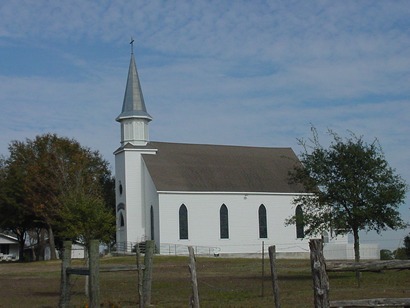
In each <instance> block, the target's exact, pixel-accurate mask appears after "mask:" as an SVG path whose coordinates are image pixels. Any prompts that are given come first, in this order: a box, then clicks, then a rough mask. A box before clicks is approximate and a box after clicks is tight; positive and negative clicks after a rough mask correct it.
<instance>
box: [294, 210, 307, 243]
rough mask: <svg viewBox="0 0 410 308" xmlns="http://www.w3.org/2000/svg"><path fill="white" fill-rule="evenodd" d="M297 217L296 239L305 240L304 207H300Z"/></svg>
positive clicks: (296, 212)
mask: <svg viewBox="0 0 410 308" xmlns="http://www.w3.org/2000/svg"><path fill="white" fill-rule="evenodd" d="M295 216H296V237H297V238H304V237H305V230H304V227H305V225H304V223H303V210H302V206H301V205H298V206H297V207H296V211H295Z"/></svg>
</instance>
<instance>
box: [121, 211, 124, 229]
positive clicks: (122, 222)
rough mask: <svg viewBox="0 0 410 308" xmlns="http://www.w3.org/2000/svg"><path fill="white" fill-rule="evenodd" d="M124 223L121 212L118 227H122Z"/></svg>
mask: <svg viewBox="0 0 410 308" xmlns="http://www.w3.org/2000/svg"><path fill="white" fill-rule="evenodd" d="M124 226H125V222H124V215H122V212H121V213H120V227H124Z"/></svg>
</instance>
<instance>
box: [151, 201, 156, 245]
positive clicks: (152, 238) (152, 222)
mask: <svg viewBox="0 0 410 308" xmlns="http://www.w3.org/2000/svg"><path fill="white" fill-rule="evenodd" d="M150 221H151V241H153V240H154V239H155V238H154V208H153V207H152V205H151V209H150Z"/></svg>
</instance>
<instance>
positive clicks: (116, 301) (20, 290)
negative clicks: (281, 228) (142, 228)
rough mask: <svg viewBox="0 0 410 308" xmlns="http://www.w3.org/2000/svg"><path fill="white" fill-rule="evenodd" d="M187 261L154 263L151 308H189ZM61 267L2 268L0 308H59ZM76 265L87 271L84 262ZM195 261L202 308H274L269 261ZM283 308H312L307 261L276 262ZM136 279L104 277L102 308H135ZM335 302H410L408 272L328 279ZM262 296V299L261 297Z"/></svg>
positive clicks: (80, 298)
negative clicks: (357, 279) (392, 299)
mask: <svg viewBox="0 0 410 308" xmlns="http://www.w3.org/2000/svg"><path fill="white" fill-rule="evenodd" d="M188 263H189V260H188V257H164V256H156V257H155V258H154V271H153V285H152V304H153V305H154V306H155V307H187V306H188V302H189V297H190V294H191V285H190V276H189V270H188ZM60 264H61V263H60V261H47V262H33V263H22V264H19V263H1V264H0V307H56V306H57V304H58V300H59V288H60ZM108 264H113V265H114V264H115V265H118V264H135V258H132V257H110V258H103V259H101V266H104V265H108ZM74 265H78V266H83V265H84V264H83V262H82V261H76V262H75V264H74ZM264 267H265V277H264V279H262V262H261V260H258V259H225V258H201V257H198V258H197V274H198V284H199V297H200V302H201V307H274V303H273V299H272V285H271V282H270V268H269V261H268V260H265V266H264ZM277 267H278V275H279V288H280V296H281V304H282V307H285V308H286V307H313V291H312V278H311V275H310V267H309V261H308V260H277ZM136 275H137V273H136V272H117V273H101V274H100V278H101V281H100V286H101V295H102V304H103V307H137V306H138V294H137V276H136ZM329 280H330V298H331V300H341V299H360V298H375V297H410V271H408V270H407V271H386V272H381V273H363V276H362V285H361V288H358V287H357V286H356V282H355V277H354V274H353V273H330V274H329ZM72 284H73V286H72V299H71V302H72V304H73V307H85V304H86V303H87V298H86V297H85V296H84V276H73V278H72ZM262 293H263V296H262Z"/></svg>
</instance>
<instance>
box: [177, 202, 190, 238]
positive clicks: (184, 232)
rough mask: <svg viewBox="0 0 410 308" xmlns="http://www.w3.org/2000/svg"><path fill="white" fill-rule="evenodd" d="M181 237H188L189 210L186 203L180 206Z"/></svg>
mask: <svg viewBox="0 0 410 308" xmlns="http://www.w3.org/2000/svg"><path fill="white" fill-rule="evenodd" d="M179 239H181V240H187V239H188V210H187V208H186V206H185V204H182V205H181V206H180V207H179Z"/></svg>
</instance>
